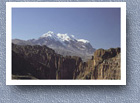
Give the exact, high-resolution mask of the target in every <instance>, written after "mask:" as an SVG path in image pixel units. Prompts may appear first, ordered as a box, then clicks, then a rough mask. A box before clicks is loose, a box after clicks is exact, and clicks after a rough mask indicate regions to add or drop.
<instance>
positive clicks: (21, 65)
mask: <svg viewBox="0 0 140 103" xmlns="http://www.w3.org/2000/svg"><path fill="white" fill-rule="evenodd" d="M12 75H13V79H120V78H121V77H120V48H115V49H114V48H112V49H109V50H103V49H99V50H96V51H95V53H94V56H93V57H92V59H91V60H88V61H87V62H83V61H82V59H81V58H80V57H77V56H66V57H63V56H62V55H60V54H57V53H55V51H54V50H52V49H50V48H48V47H47V46H39V45H34V46H31V45H15V44H12Z"/></svg>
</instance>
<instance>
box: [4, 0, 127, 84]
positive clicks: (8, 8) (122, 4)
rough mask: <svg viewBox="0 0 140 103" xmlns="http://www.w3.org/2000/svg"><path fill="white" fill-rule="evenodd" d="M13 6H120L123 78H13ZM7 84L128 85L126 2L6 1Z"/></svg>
mask: <svg viewBox="0 0 140 103" xmlns="http://www.w3.org/2000/svg"><path fill="white" fill-rule="evenodd" d="M12 8H120V10H121V12H120V13H121V17H120V20H121V21H120V23H121V25H120V30H121V31H120V34H121V38H120V39H121V80H12V55H11V54H12V53H11V52H12V49H11V48H12V47H11V44H12V38H11V37H12ZM6 85H126V2H6Z"/></svg>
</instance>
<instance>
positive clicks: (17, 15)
mask: <svg viewBox="0 0 140 103" xmlns="http://www.w3.org/2000/svg"><path fill="white" fill-rule="evenodd" d="M22 4H23V5H21V7H16V5H15V4H14V6H15V7H14V6H11V17H9V19H11V27H10V28H11V32H10V33H11V34H7V35H6V36H8V35H11V37H10V39H11V42H8V45H10V46H11V50H10V51H8V52H11V54H10V53H9V54H10V56H11V58H10V59H11V66H10V67H9V68H10V70H9V69H7V71H8V72H7V73H10V74H9V75H10V76H8V80H10V81H15V82H16V83H18V81H20V82H22V81H23V82H24V81H27V83H26V82H25V83H26V84H27V85H28V84H29V82H30V81H31V82H32V81H34V82H35V81H39V82H40V81H41V80H43V81H44V82H46V83H45V85H49V82H48V80H49V81H53V82H56V83H53V84H55V85H57V84H59V83H58V82H59V81H61V84H60V85H67V84H66V82H63V80H64V81H70V82H71V84H72V85H75V84H74V82H73V81H76V80H79V81H80V82H84V81H85V80H86V81H88V82H87V84H85V85H90V83H91V84H92V85H96V84H101V85H104V83H107V84H109V82H112V84H113V83H114V85H115V82H116V84H117V82H118V84H119V83H120V85H121V83H122V81H121V80H123V79H124V78H125V77H124V76H125V69H126V68H125V58H124V59H122V56H124V57H125V52H126V51H125V46H123V45H126V44H125V42H124V44H122V39H124V40H125V38H123V36H122V35H124V37H125V32H124V34H122V30H123V27H122V24H123V23H122V22H123V21H122V20H123V17H122V8H121V6H117V7H109V6H107V7H100V5H99V7H94V5H95V3H92V4H94V5H93V7H91V6H89V7H88V6H84V4H83V3H79V5H80V4H81V5H82V6H83V7H78V4H75V5H76V6H75V7H73V6H72V7H71V5H72V3H67V4H70V5H67V6H66V5H63V3H61V5H59V4H60V3H58V4H57V3H56V4H55V5H59V7H57V6H56V7H54V6H53V3H50V5H51V4H52V7H50V6H49V7H48V5H49V3H45V4H46V7H44V5H43V6H42V7H41V6H39V7H38V6H36V7H24V3H22ZM34 4H38V3H34ZM34 4H33V5H34ZM85 4H86V3H85ZM87 4H89V3H87ZM9 5H12V3H11V4H10V3H9ZM40 5H41V4H40ZM112 5H113V4H112ZM7 6H8V5H7ZM18 6H19V5H18ZM7 8H8V7H7ZM9 8H10V7H9ZM7 15H8V13H7ZM124 20H125V19H124ZM7 24H8V23H7ZM6 29H7V28H6ZM9 30H10V29H9ZM123 31H125V28H124V30H123ZM122 50H123V51H124V52H122ZM123 53H124V54H123ZM122 54H123V55H122ZM122 63H124V64H122ZM7 65H8V64H7ZM9 65H10V64H9ZM122 65H124V66H122ZM122 67H123V68H122ZM9 77H10V78H9ZM123 77H124V78H123ZM54 80H55V81H54ZM96 81H97V82H96ZM98 81H99V82H100V83H98ZM20 82H19V84H20ZM44 82H43V83H44ZM80 82H79V85H80ZM92 82H93V83H92ZM95 83H96V84H95ZM9 84H10V82H9ZM21 84H22V83H21ZM34 84H36V85H38V84H37V82H36V83H34ZM41 84H42V83H41ZM50 84H52V83H51V82H50ZM82 84H83V83H82ZM107 84H106V85H107ZM110 84H111V83H110ZM122 84H125V82H123V83H122Z"/></svg>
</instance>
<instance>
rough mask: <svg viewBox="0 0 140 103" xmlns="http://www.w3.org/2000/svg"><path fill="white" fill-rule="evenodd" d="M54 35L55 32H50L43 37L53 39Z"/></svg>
mask: <svg viewBox="0 0 140 103" xmlns="http://www.w3.org/2000/svg"><path fill="white" fill-rule="evenodd" d="M53 35H54V32H53V31H48V32H47V33H45V34H43V35H42V36H41V37H52V36H53Z"/></svg>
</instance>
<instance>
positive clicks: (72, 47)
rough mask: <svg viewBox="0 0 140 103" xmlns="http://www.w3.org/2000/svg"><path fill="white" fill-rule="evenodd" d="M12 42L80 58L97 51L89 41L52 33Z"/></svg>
mask: <svg viewBox="0 0 140 103" xmlns="http://www.w3.org/2000/svg"><path fill="white" fill-rule="evenodd" d="M12 42H13V43H14V44H18V45H46V46H48V47H50V48H52V49H54V50H55V51H56V53H58V54H61V55H63V56H66V55H67V56H80V57H82V58H87V57H88V56H90V55H93V52H94V51H95V49H94V48H93V47H92V46H91V44H90V42H89V41H88V40H84V39H77V38H75V37H74V35H70V36H69V35H68V34H61V33H58V34H55V33H54V32H52V31H49V32H47V33H45V34H43V35H42V36H40V37H39V38H38V39H30V40H27V41H24V40H19V39H13V40H12Z"/></svg>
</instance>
